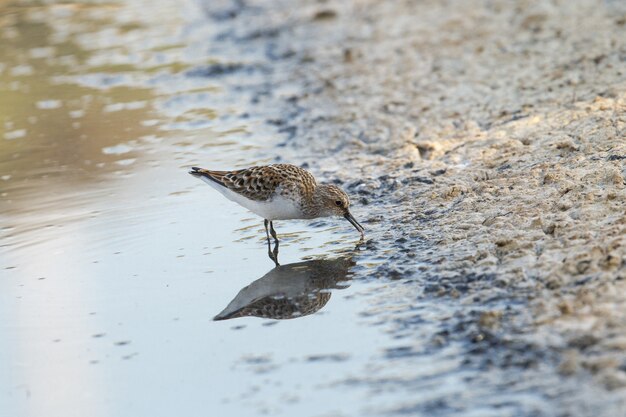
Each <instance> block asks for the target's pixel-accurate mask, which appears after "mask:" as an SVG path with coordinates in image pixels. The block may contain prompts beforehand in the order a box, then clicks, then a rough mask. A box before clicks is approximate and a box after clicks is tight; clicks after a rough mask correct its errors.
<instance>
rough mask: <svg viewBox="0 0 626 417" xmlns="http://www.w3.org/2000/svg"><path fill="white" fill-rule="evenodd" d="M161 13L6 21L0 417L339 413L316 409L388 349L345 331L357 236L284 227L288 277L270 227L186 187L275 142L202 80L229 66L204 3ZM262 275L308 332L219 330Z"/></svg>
mask: <svg viewBox="0 0 626 417" xmlns="http://www.w3.org/2000/svg"><path fill="white" fill-rule="evenodd" d="M150 6H151V4H150V3H149V2H128V4H118V3H116V4H103V5H97V4H92V5H79V4H67V3H63V4H50V5H45V6H44V5H40V4H39V3H29V2H18V3H5V4H3V5H2V6H1V9H0V10H1V12H2V13H1V14H0V17H1V20H0V22H1V24H0V30H1V33H2V42H3V45H4V47H3V48H2V52H0V89H1V90H2V94H0V108H1V110H2V113H1V117H2V124H1V125H0V129H1V131H0V132H1V134H0V138H1V140H0V150H1V154H0V173H1V179H2V183H1V200H0V204H1V210H0V216H1V217H0V219H1V225H2V229H1V239H2V240H1V242H2V245H1V248H0V250H1V252H0V258H1V259H2V265H1V268H2V270H1V272H0V274H1V280H0V286H1V288H0V298H1V300H0V314H1V317H2V322H3V323H4V325H3V332H2V334H3V336H2V339H3V341H2V343H1V344H0V356H1V357H2V358H3V361H2V365H1V366H2V369H1V370H0V398H1V400H0V410H1V414H2V415H11V416H31V415H32V416H35V415H49V416H54V415H65V416H72V415H76V416H85V415H89V416H113V415H115V416H123V415H128V416H130V415H133V416H137V415H151V416H158V415H172V414H181V415H206V413H207V412H211V413H212V412H215V413H217V414H219V415H241V413H247V412H250V410H256V411H262V410H275V409H281V408H283V407H286V409H287V408H288V409H294V408H295V409H297V408H301V409H305V410H310V411H313V410H315V409H316V408H317V409H318V410H319V411H325V410H326V408H325V406H324V405H323V404H324V402H321V403H319V405H317V406H316V405H314V404H313V402H312V401H310V400H309V399H308V395H309V394H308V393H307V392H310V391H311V390H312V389H313V387H314V386H316V385H317V384H319V383H324V382H325V381H326V380H327V377H328V376H329V375H330V374H332V373H333V369H334V367H335V366H336V364H337V363H340V364H342V365H341V366H342V367H343V368H346V369H355V370H356V369H358V367H359V364H360V362H359V361H358V360H355V356H357V357H358V354H359V353H358V352H359V346H360V345H362V344H363V343H365V342H367V343H368V344H371V345H376V344H377V343H378V342H377V337H378V332H377V331H375V330H374V331H372V329H370V328H369V327H368V326H358V325H356V326H355V325H351V326H344V325H343V324H342V323H345V322H347V321H348V320H349V319H348V318H347V317H346V316H352V315H353V313H354V311H355V304H356V305H359V303H358V302H355V301H349V300H346V298H348V299H349V298H350V296H351V295H353V294H354V293H355V292H357V291H359V290H360V289H359V288H357V287H355V288H352V287H350V286H349V285H350V284H349V280H350V266H351V265H353V263H352V262H351V261H349V260H348V259H349V258H350V256H351V252H352V250H353V249H354V243H355V241H356V239H355V233H354V231H352V230H350V229H349V228H350V226H349V225H347V224H338V222H337V223H336V222H324V223H322V226H319V225H318V227H308V226H307V224H306V223H298V222H291V223H290V224H287V223H284V224H281V223H279V226H278V227H279V231H280V233H281V234H282V235H283V237H284V238H283V242H282V245H281V253H280V260H281V262H282V263H283V265H284V266H282V267H281V268H279V269H274V268H273V264H272V262H271V261H270V260H269V259H268V257H267V252H266V251H267V249H266V246H265V241H264V239H263V238H264V232H263V226H262V222H261V221H260V219H257V218H253V216H252V215H250V214H249V213H247V212H246V211H245V210H244V209H242V208H240V207H238V206H235V205H234V204H232V203H231V202H229V201H226V200H224V199H222V198H221V196H218V195H217V194H216V193H215V192H214V191H212V190H211V189H210V188H209V187H207V186H206V185H204V184H203V183H201V182H200V181H197V180H194V179H193V178H192V177H191V176H189V175H187V173H186V170H187V168H188V167H189V166H190V165H193V164H199V165H208V166H210V167H212V168H216V169H220V168H229V167H238V166H245V165H248V164H254V163H262V162H265V161H267V159H263V156H262V155H263V153H262V152H261V151H260V150H262V149H263V148H269V147H271V146H272V142H271V141H270V140H269V139H268V135H266V134H264V132H263V129H264V128H263V126H258V125H259V122H257V121H255V120H250V119H249V118H245V120H244V121H242V118H241V117H238V116H240V113H241V112H243V111H245V107H243V106H238V103H237V102H236V101H237V100H238V99H239V98H238V97H229V96H227V95H226V94H225V90H224V89H222V86H220V85H219V83H217V84H216V83H212V82H208V81H207V79H206V78H203V77H194V76H190V75H189V73H188V72H186V71H187V69H188V68H191V67H194V66H199V65H203V64H206V63H214V62H219V61H220V59H227V58H228V57H215V56H209V55H207V54H206V52H204V51H203V49H204V47H203V45H202V42H199V41H196V38H199V39H203V38H204V37H205V32H206V30H210V28H209V29H207V28H204V27H199V28H196V27H194V24H193V19H191V18H189V17H187V18H185V13H193V5H189V4H187V5H186V9H184V10H182V12H181V10H179V9H178V5H177V3H176V2H170V3H159V8H151V7H150ZM148 9H150V11H148V12H146V10H148ZM233 100H234V101H233ZM235 116H237V117H235ZM253 131H254V134H251V133H250V132H253ZM314 258H315V259H320V261H307V260H311V259H314ZM303 262H304V263H303ZM294 264H295V266H294ZM329 271H330V272H329ZM277 274H278V275H281V276H280V277H279V279H278V280H277V279H276V275H277ZM261 277H263V278H262V279H261V280H260V282H261V284H260V285H261V287H262V288H261V287H259V284H257V285H255V284H252V287H253V289H254V288H256V291H257V293H255V294H254V297H253V299H257V298H259V297H261V298H263V297H264V298H265V299H266V300H267V303H266V304H268V303H269V304H270V305H271V304H272V303H274V304H280V305H282V306H283V310H282V311H283V315H284V313H285V308H284V305H285V304H290V303H291V304H290V305H288V307H290V308H291V310H289V309H287V310H288V311H287V313H288V315H287V317H289V316H293V317H297V319H293V320H291V321H280V322H279V321H276V320H273V319H271V318H267V319H259V318H256V317H249V318H239V319H237V320H235V321H230V320H225V321H212V318H213V317H214V316H215V315H217V314H218V313H220V311H222V310H223V309H224V308H225V307H226V306H227V305H228V304H229V303H230V302H231V300H232V299H233V298H234V297H235V296H236V295H237V293H238V291H239V290H241V289H242V288H243V287H246V286H247V285H248V284H250V283H252V282H253V281H255V280H257V279H259V278H261ZM289 277H293V278H294V280H289ZM287 281H288V284H287V285H288V286H291V287H293V288H291V292H290V291H288V290H285V289H284V287H285V285H286V284H285V282H287ZM318 281H319V282H318ZM268 282H269V284H267V283H268ZM263 283H265V284H263ZM294 283H296V284H297V283H300V284H301V285H300V286H298V285H295V284H294ZM263 285H265V286H263ZM259 288H260V289H259ZM309 293H310V294H309ZM335 293H337V295H334V294H335ZM285 294H286V295H285ZM243 295H244V296H245V293H244V294H243ZM331 295H334V296H333V297H332V298H331ZM292 296H293V298H294V300H295V301H293V302H292V300H291V298H292ZM297 297H300V298H297ZM240 300H241V297H240ZM244 301H245V300H244ZM246 302H247V301H245V302H244V304H245V303H246ZM299 310H302V311H299ZM318 310H321V312H320V313H318V314H315V315H309V314H312V313H315V311H318ZM252 313H254V312H252ZM300 316H302V317H300ZM282 318H286V317H282ZM340 340H343V343H338V341H340ZM303 375H307V377H306V379H305V380H304V381H303V380H301V378H302V376H303ZM324 392H325V394H324V397H326V399H327V401H331V400H332V401H331V403H335V402H337V401H338V400H339V399H341V398H343V397H344V394H340V393H336V392H334V390H325V391H324ZM300 397H303V398H300ZM317 398H318V399H319V397H317ZM318 399H316V401H315V404H318V403H317V401H318ZM246 410H247V411H246Z"/></svg>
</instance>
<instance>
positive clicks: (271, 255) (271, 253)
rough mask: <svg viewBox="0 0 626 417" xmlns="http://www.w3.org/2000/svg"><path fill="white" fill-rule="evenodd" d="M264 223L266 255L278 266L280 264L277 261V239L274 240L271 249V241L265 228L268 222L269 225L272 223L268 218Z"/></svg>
mask: <svg viewBox="0 0 626 417" xmlns="http://www.w3.org/2000/svg"><path fill="white" fill-rule="evenodd" d="M264 224H265V236H267V256H269V258H270V259H271V260H272V261H274V263H275V264H276V266H280V264H279V263H278V241H276V246H275V247H274V250H273V251H272V242H271V240H270V234H269V231H268V228H267V225H268V224H269V225H271V224H272V223H271V222H270V221H268V220H265V222H264ZM272 230H273V229H272ZM274 233H275V232H274ZM274 233H272V236H273V235H274Z"/></svg>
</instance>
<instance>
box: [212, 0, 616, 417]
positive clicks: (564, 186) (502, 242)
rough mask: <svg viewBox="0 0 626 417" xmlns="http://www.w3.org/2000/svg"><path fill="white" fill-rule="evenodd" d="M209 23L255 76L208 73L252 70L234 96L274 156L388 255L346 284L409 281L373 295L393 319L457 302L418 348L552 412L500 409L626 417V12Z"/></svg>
mask: <svg viewBox="0 0 626 417" xmlns="http://www.w3.org/2000/svg"><path fill="white" fill-rule="evenodd" d="M294 4H297V7H295V6H294ZM206 12H207V16H208V18H209V20H210V21H211V22H212V24H215V25H217V26H218V27H222V30H221V32H220V35H219V37H220V41H221V43H220V45H221V46H220V47H221V48H224V50H229V49H230V50H231V51H233V53H236V54H237V56H238V57H242V56H243V57H245V58H246V59H247V61H246V62H248V63H249V64H237V65H233V66H228V65H223V64H221V65H213V66H209V67H207V68H204V69H202V71H203V73H202V75H203V76H208V77H228V76H229V74H235V73H236V74H239V76H240V75H241V74H242V73H243V72H246V71H247V72H249V73H250V74H253V75H254V77H255V80H256V82H255V83H253V85H249V86H239V87H233V88H239V89H240V90H242V91H245V92H246V94H249V95H250V97H251V98H250V101H251V103H252V108H253V109H254V112H255V113H256V114H257V115H260V116H262V117H264V118H265V119H266V120H267V122H268V124H269V125H271V126H274V127H275V128H276V131H277V132H278V134H279V135H282V136H279V137H281V138H284V141H283V142H282V143H281V144H280V146H279V148H278V149H276V150H275V153H276V160H288V161H292V162H295V163H301V164H306V165H308V166H309V167H310V168H311V170H313V171H314V172H315V173H316V174H318V175H320V176H322V177H325V178H327V179H336V178H339V179H340V180H341V182H343V185H344V186H345V187H346V188H347V190H349V191H350V193H351V194H352V195H354V199H355V202H354V205H355V206H356V207H355V210H354V211H355V214H358V215H360V217H361V219H362V222H363V223H364V224H365V225H366V228H367V229H368V231H369V239H370V240H369V241H368V243H367V247H368V252H369V254H370V256H371V254H377V255H378V256H379V257H380V258H381V259H384V262H383V263H382V264H381V265H379V266H378V267H376V268H374V272H372V269H371V268H370V269H368V268H364V269H362V270H357V272H356V274H357V275H356V278H355V279H384V280H397V282H401V283H405V284H407V285H404V286H403V285H399V286H394V287H393V288H394V289H393V290H390V292H389V294H386V295H385V294H382V295H381V297H382V298H385V297H386V296H387V297H389V298H392V296H393V297H396V298H395V299H396V300H397V299H398V298H401V299H402V302H403V303H404V304H403V305H405V306H406V305H411V304H412V303H414V304H415V305H417V304H419V303H423V302H425V300H428V302H431V303H435V304H437V303H439V304H440V305H447V306H450V311H449V315H448V317H447V318H445V319H442V321H441V325H440V326H439V330H438V331H437V332H436V333H434V334H429V335H427V336H424V335H422V337H426V338H427V340H426V341H425V343H427V344H428V346H430V348H431V349H433V350H439V351H443V350H445V349H446V347H449V346H451V345H453V344H454V345H455V346H460V351H459V352H458V357H460V358H461V360H462V361H463V364H464V365H463V366H464V367H465V368H466V369H472V370H474V371H475V372H478V373H485V372H487V373H488V374H489V375H493V378H491V379H490V382H489V384H491V385H490V386H491V392H492V393H494V392H495V393H501V394H502V395H504V396H506V394H510V393H511V392H513V391H515V392H518V393H519V392H534V393H535V394H537V393H540V396H541V397H543V400H545V401H546V402H547V403H548V404H549V405H550V408H549V409H551V410H552V411H553V412H552V413H551V414H550V413H549V412H547V413H546V412H545V409H543V410H544V411H543V412H540V411H537V410H536V409H533V407H532V405H531V406H522V407H520V408H513V410H514V411H511V412H510V413H508V414H506V415H544V414H545V415H568V416H583V415H596V416H598V415H603V416H604V415H606V416H609V415H610V416H616V415H619V413H620V412H623V410H624V409H625V408H624V407H626V279H625V277H626V269H625V267H624V266H625V261H624V259H625V255H626V246H625V245H626V238H625V235H624V231H625V227H626V216H625V214H624V202H625V200H626V190H625V187H624V186H625V180H624V175H625V173H624V160H626V142H625V140H624V139H625V137H626V116H625V114H624V111H625V110H626V93H625V91H626V36H624V31H625V30H626V6H625V5H624V3H622V2H619V1H610V0H606V1H600V0H597V1H583V0H581V1H569V2H539V1H517V2H508V1H479V0H471V1H435V0H432V1H428V0H425V1H389V2H381V1H374V0H361V1H336V2H331V1H306V0H300V1H297V2H294V1H274V2H267V1H245V2H244V1H232V2H231V1H220V2H211V5H210V6H206ZM394 282H395V281H394ZM412 300H413V301H412ZM383 303H384V305H385V306H387V307H388V308H391V309H393V302H391V301H389V300H385V301H383ZM409 310H410V309H409ZM407 314H409V315H410V311H408V312H407ZM407 317H409V316H407ZM383 321H384V320H383ZM394 323H395V324H394ZM399 323H400V321H396V320H390V321H389V322H387V323H386V325H387V326H388V327H389V329H390V330H389V331H391V332H396V333H397V334H398V336H399V337H400V336H402V335H404V336H402V337H406V335H407V334H411V333H415V334H417V333H420V332H419V328H420V323H419V320H414V321H411V320H410V319H407V320H404V321H402V322H401V324H399ZM408 337H410V336H408ZM405 353H406V352H405ZM409 354H410V352H409ZM520 380H523V381H524V383H523V384H522V386H520V385H519V384H518V385H516V384H515V383H516V382H519V381H520ZM375 381H376V374H375V373H374V374H373V375H372V381H370V382H372V383H375ZM401 382H402V381H398V383H401ZM404 382H405V384H404V385H409V386H410V383H409V382H407V381H404ZM429 407H430V408H429ZM446 407H447V406H446V404H445V403H443V404H441V403H438V405H437V404H434V405H433V404H431V405H430V406H427V405H424V404H422V403H419V402H418V403H417V405H415V406H414V407H413V408H410V407H409V408H406V409H400V410H397V411H399V412H401V413H405V414H410V413H412V412H427V411H429V410H430V411H432V412H435V413H436V412H445V411H446V410H447V411H450V408H446ZM533 410H535V411H533ZM555 410H557V411H556V412H555ZM496 411H497V409H496V408H492V409H491V410H490V411H489V412H490V413H491V414H488V415H492V414H493V413H494V412H496ZM493 415H496V414H493ZM501 415H502V414H501Z"/></svg>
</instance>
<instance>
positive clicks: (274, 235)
mask: <svg viewBox="0 0 626 417" xmlns="http://www.w3.org/2000/svg"><path fill="white" fill-rule="evenodd" d="M270 233H271V234H272V237H273V238H274V242H275V243H276V244H277V245H278V236H277V235H276V230H274V222H270Z"/></svg>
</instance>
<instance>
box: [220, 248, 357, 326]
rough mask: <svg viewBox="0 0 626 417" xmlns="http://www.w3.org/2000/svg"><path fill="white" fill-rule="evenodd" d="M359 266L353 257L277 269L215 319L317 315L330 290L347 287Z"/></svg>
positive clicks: (231, 303)
mask: <svg viewBox="0 0 626 417" xmlns="http://www.w3.org/2000/svg"><path fill="white" fill-rule="evenodd" d="M354 264H355V263H354V262H353V261H351V260H350V259H349V258H338V259H324V260H313V261H306V262H298V263H293V264H289V265H283V266H277V267H276V268H274V269H272V270H271V271H269V272H268V273H267V274H265V275H264V276H263V277H261V278H259V279H258V280H256V281H254V282H253V283H252V284H250V285H248V286H246V287H244V288H242V289H241V291H239V293H238V294H237V296H236V297H235V298H234V299H233V300H232V301H231V302H230V304H228V306H227V307H226V308H225V309H224V310H223V311H222V312H221V313H219V314H218V315H217V316H215V318H214V320H228V319H234V318H237V317H246V316H255V317H261V318H270V319H278V320H282V319H292V318H296V317H302V316H306V315H309V314H313V313H315V312H316V311H318V310H320V309H321V308H322V307H324V306H325V305H326V303H327V302H328V300H329V299H330V291H329V290H330V289H340V288H345V287H346V286H347V285H341V284H339V282H340V281H345V280H346V279H347V275H348V272H349V270H350V267H352V266H353V265H354Z"/></svg>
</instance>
